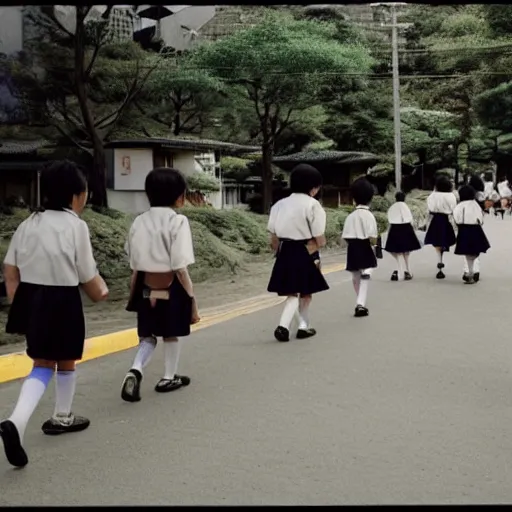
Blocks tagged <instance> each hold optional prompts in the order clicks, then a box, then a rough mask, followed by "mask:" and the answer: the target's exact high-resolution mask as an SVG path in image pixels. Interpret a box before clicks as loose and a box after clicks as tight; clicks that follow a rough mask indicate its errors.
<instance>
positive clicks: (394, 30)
mask: <svg viewBox="0 0 512 512" xmlns="http://www.w3.org/2000/svg"><path fill="white" fill-rule="evenodd" d="M391 46H392V48H393V55H392V64H393V124H394V128H395V182H396V190H397V192H399V191H400V190H402V134H401V132H400V73H399V63H398V27H397V23H396V6H395V4H391Z"/></svg>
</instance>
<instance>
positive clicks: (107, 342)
mask: <svg viewBox="0 0 512 512" xmlns="http://www.w3.org/2000/svg"><path fill="white" fill-rule="evenodd" d="M341 270H345V265H344V264H335V265H329V266H326V267H324V269H323V273H324V274H332V273H334V272H339V271H341ZM283 300H284V299H283V298H281V297H275V296H271V295H260V296H258V297H253V298H250V299H246V300H243V301H240V302H237V303H235V304H233V306H232V307H229V305H227V306H226V307H228V308H229V309H228V310H227V311H220V312H218V313H212V314H210V315H206V316H205V317H204V318H202V319H201V321H200V322H199V323H198V324H196V325H193V326H192V332H195V331H199V330H200V329H205V328H207V327H211V326H212V325H216V324H220V323H222V322H227V321H228V320H232V319H233V318H237V317H239V316H243V315H249V314H252V313H256V312H257V311H261V310H262V309H267V308H270V307H272V306H277V305H278V304H280V303H281V302H282V301H283ZM237 304H238V305H237ZM138 342H139V339H138V337H137V330H136V329H126V330H123V331H117V332H112V333H110V334H104V335H102V336H95V337H94V338H89V339H88V340H86V342H85V349H84V356H83V359H82V361H80V362H82V363H83V362H85V361H90V360H91V359H97V358H99V357H103V356H106V355H108V354H113V353H115V352H121V351H122V350H127V349H130V348H133V347H135V346H137V344H138ZM31 368H32V360H31V359H30V358H29V357H28V356H27V355H26V354H25V352H15V353H13V354H6V355H3V356H0V383H2V382H9V381H11V380H16V379H21V378H23V377H26V376H27V375H28V374H29V373H30V370H31Z"/></svg>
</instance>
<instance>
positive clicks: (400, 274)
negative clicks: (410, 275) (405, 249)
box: [396, 254, 404, 279]
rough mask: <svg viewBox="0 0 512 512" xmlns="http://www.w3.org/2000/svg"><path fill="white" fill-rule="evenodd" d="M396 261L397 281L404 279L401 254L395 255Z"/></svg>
mask: <svg viewBox="0 0 512 512" xmlns="http://www.w3.org/2000/svg"><path fill="white" fill-rule="evenodd" d="M396 261H397V264H398V279H404V267H403V265H402V254H397V255H396Z"/></svg>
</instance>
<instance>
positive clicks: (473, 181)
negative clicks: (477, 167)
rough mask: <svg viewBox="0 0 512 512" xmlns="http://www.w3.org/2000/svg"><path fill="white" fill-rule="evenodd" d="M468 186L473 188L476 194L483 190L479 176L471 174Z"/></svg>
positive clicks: (483, 185)
mask: <svg viewBox="0 0 512 512" xmlns="http://www.w3.org/2000/svg"><path fill="white" fill-rule="evenodd" d="M468 185H469V186H470V187H473V188H474V189H475V190H476V192H483V191H484V190H485V183H484V180H483V179H482V178H480V176H478V175H477V174H473V175H472V176H471V177H470V178H469V181H468Z"/></svg>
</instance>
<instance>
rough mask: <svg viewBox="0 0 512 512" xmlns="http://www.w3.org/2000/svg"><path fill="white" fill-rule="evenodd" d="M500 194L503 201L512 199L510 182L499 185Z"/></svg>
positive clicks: (506, 181)
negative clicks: (508, 198) (507, 198)
mask: <svg viewBox="0 0 512 512" xmlns="http://www.w3.org/2000/svg"><path fill="white" fill-rule="evenodd" d="M498 194H499V195H500V197H501V198H502V199H503V198H506V197H512V190H510V185H509V183H508V180H505V181H502V182H500V183H498Z"/></svg>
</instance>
